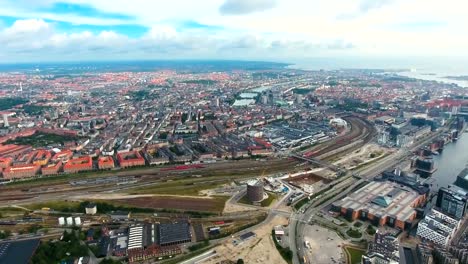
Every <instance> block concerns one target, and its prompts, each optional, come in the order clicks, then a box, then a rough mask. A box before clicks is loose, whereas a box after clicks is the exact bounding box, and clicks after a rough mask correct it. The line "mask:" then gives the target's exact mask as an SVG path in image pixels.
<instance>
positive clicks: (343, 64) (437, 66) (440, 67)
mask: <svg viewBox="0 0 468 264" xmlns="http://www.w3.org/2000/svg"><path fill="white" fill-rule="evenodd" d="M288 67H289V68H293V69H302V70H342V69H380V70H388V71H389V72H392V73H395V74H398V75H401V76H406V77H410V78H416V79H421V80H430V81H438V82H443V83H455V84H458V85H459V86H461V87H464V88H468V80H453V79H450V78H447V77H448V76H467V77H468V58H466V59H465V58H452V59H447V58H416V59H411V58H360V57H343V58H315V59H306V60H296V61H291V62H290V65H289V66H288Z"/></svg>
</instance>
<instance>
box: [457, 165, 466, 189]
mask: <svg viewBox="0 0 468 264" xmlns="http://www.w3.org/2000/svg"><path fill="white" fill-rule="evenodd" d="M455 185H456V186H458V187H460V188H462V189H465V190H466V191H468V168H465V169H464V170H462V171H461V172H460V174H458V176H457V180H456V181H455Z"/></svg>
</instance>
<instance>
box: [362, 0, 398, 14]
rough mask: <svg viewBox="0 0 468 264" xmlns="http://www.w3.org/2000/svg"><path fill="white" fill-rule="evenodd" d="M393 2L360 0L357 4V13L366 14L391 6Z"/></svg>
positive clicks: (386, 0)
mask: <svg viewBox="0 0 468 264" xmlns="http://www.w3.org/2000/svg"><path fill="white" fill-rule="evenodd" d="M392 2H394V0H362V1H361V3H360V4H359V11H361V12H362V13H367V12H369V11H371V10H373V9H378V8H382V7H384V6H386V5H389V4H391V3H392Z"/></svg>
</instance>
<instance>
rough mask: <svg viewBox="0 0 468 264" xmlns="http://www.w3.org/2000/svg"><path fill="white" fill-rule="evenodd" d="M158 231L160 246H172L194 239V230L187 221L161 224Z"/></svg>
mask: <svg viewBox="0 0 468 264" xmlns="http://www.w3.org/2000/svg"><path fill="white" fill-rule="evenodd" d="M157 232H158V236H157V240H158V244H159V245H160V246H172V245H178V244H183V243H188V242H191V241H192V232H191V231H190V224H189V222H187V221H180V222H177V223H170V224H159V225H158V226H157Z"/></svg>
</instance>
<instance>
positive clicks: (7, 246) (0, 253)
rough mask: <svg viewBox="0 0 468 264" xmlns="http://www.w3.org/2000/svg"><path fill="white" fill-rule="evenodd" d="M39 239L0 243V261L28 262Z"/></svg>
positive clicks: (24, 263)
mask: <svg viewBox="0 0 468 264" xmlns="http://www.w3.org/2000/svg"><path fill="white" fill-rule="evenodd" d="M39 242H40V241H39V239H31V240H23V241H14V242H4V243H0V263H15V264H28V263H30V258H31V257H32V256H33V255H34V252H35V251H36V249H37V247H38V246H39Z"/></svg>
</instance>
